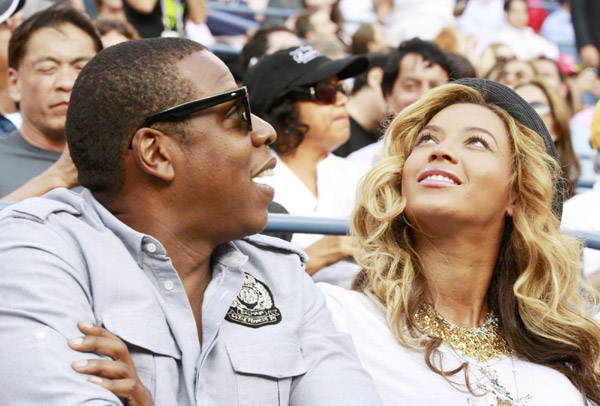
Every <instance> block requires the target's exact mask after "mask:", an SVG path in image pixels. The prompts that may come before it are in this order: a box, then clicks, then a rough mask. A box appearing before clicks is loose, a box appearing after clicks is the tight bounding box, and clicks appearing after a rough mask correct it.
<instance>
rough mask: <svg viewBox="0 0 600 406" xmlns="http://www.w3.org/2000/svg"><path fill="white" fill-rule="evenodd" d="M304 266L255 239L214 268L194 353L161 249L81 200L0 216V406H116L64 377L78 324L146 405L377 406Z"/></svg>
mask: <svg viewBox="0 0 600 406" xmlns="http://www.w3.org/2000/svg"><path fill="white" fill-rule="evenodd" d="M305 261H306V257H305V255H304V254H303V253H302V252H300V251H297V250H295V249H294V248H292V247H291V246H290V245H288V244H287V243H285V242H283V241H281V240H278V239H272V238H269V237H263V236H252V237H248V238H244V239H242V240H238V241H232V242H230V243H228V244H224V245H223V246H221V247H219V248H218V249H217V250H216V251H215V253H214V254H213V278H212V281H211V282H210V284H209V286H208V288H207V290H206V292H205V296H204V302H203V305H202V344H201V345H200V342H199V340H198V333H197V328H196V323H195V320H194V317H193V314H192V309H191V307H190V304H189V302H188V299H187V296H186V294H185V291H184V288H183V285H182V283H181V280H180V279H179V276H178V274H177V272H176V271H175V269H174V268H173V265H172V263H171V260H170V259H169V258H168V257H167V256H166V252H165V249H164V247H163V246H162V245H161V243H160V241H158V240H156V239H154V238H153V237H151V236H149V235H144V234H141V233H139V232H137V231H135V230H133V229H131V228H129V227H128V226H126V225H125V224H123V223H121V222H120V221H119V220H118V219H117V218H115V217H114V216H113V215H112V214H111V213H109V212H108V211H107V210H106V209H105V208H104V207H103V206H102V205H100V204H99V203H98V202H97V201H96V200H95V199H94V198H93V197H92V195H91V193H89V191H84V192H83V194H82V195H81V196H80V195H77V194H75V193H73V192H69V191H67V190H64V189H62V190H60V189H59V190H55V191H53V192H51V193H49V194H48V195H46V197H45V198H35V199H29V200H26V201H24V202H21V203H19V204H17V205H15V206H11V207H9V208H7V209H5V210H3V211H1V212H0V362H1V364H0V365H1V366H0V404H1V405H3V406H9V405H40V404H44V405H79V404H84V403H85V404H86V405H87V404H90V405H91V404H99V405H113V404H121V402H120V400H119V399H118V398H117V397H116V396H114V395H113V394H112V393H110V392H109V391H107V390H105V389H103V388H101V387H99V386H97V385H94V384H91V383H89V382H87V380H86V378H87V376H86V375H84V374H80V373H77V372H75V371H74V370H73V369H72V368H71V363H72V362H73V361H75V360H79V359H88V358H91V357H97V355H95V354H85V353H80V352H77V351H73V350H71V349H70V348H69V346H68V345H67V340H69V339H71V338H74V337H78V336H81V332H80V331H79V330H78V328H77V322H78V321H88V322H92V323H97V324H100V325H103V326H104V327H106V328H107V329H108V330H109V331H111V332H113V333H115V334H117V335H118V336H119V337H121V338H122V339H123V340H124V341H125V342H126V343H127V345H128V348H129V351H130V352H131V355H132V358H133V361H134V363H135V365H136V368H137V372H138V374H139V376H140V379H141V380H142V382H143V384H144V385H145V386H146V387H147V388H148V389H149V390H150V392H151V393H152V395H153V398H154V400H155V402H156V404H157V405H165V406H175V405H218V406H226V405H240V406H242V405H310V406H313V405H369V406H371V405H379V404H380V400H379V398H378V396H377V394H376V393H375V389H374V385H373V383H372V381H371V378H370V377H369V375H368V374H367V373H366V372H365V371H364V370H363V369H362V367H361V366H360V364H359V362H358V361H357V357H356V354H355V350H354V347H353V344H352V341H351V339H350V337H349V336H347V335H345V334H341V333H339V332H337V331H336V330H335V328H334V327H333V324H332V320H331V317H330V314H329V313H328V311H327V310H326V307H325V301H324V298H323V296H322V294H321V293H320V291H319V290H318V289H317V288H316V287H315V285H314V284H313V283H312V281H311V280H310V278H309V277H308V276H307V275H306V274H305V272H304V271H303V269H304V264H305Z"/></svg>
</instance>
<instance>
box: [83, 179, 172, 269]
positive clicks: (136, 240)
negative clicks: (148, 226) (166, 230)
mask: <svg viewBox="0 0 600 406" xmlns="http://www.w3.org/2000/svg"><path fill="white" fill-rule="evenodd" d="M81 196H82V197H83V199H84V200H85V202H86V203H87V204H89V205H90V206H91V207H92V208H93V210H94V212H95V214H96V215H97V216H98V219H99V221H100V222H101V223H102V224H104V225H105V226H106V227H107V228H109V229H110V230H111V231H112V232H113V233H114V234H115V235H116V236H117V237H118V238H119V240H121V242H122V243H123V245H124V246H125V248H127V251H129V254H130V255H131V256H132V257H133V259H135V261H136V262H137V264H138V266H139V267H142V258H143V255H142V253H143V251H146V252H147V253H149V254H151V255H154V256H165V255H166V250H165V248H164V247H163V246H162V244H161V243H160V242H159V241H158V240H157V239H156V238H154V237H152V236H150V235H146V234H143V233H140V232H138V231H136V230H134V229H133V228H131V227H129V226H128V225H127V224H125V223H123V222H122V221H121V220H119V219H118V218H116V217H115V216H114V215H113V214H112V213H111V212H110V211H108V209H106V207H104V206H103V205H102V204H100V202H99V201H98V200H96V198H94V196H93V195H92V192H90V191H89V190H88V189H84V190H83V192H82V193H81Z"/></svg>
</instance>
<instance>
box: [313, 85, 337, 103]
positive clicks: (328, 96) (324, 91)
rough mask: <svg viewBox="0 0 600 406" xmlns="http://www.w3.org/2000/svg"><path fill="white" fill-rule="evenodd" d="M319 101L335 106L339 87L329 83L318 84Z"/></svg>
mask: <svg viewBox="0 0 600 406" xmlns="http://www.w3.org/2000/svg"><path fill="white" fill-rule="evenodd" d="M316 90H317V99H319V100H320V101H322V102H323V103H325V104H334V103H335V99H336V96H337V86H336V85H334V84H331V83H329V82H319V83H317V89H316Z"/></svg>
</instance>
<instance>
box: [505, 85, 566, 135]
mask: <svg viewBox="0 0 600 406" xmlns="http://www.w3.org/2000/svg"><path fill="white" fill-rule="evenodd" d="M515 92H517V93H518V94H519V96H521V97H522V98H523V99H525V101H526V102H527V103H529V104H530V105H531V107H533V109H534V110H535V111H536V113H538V114H539V116H540V117H541V118H542V120H543V121H544V124H545V125H546V128H547V129H548V132H549V133H550V136H551V137H552V140H553V141H554V142H556V141H558V139H559V136H558V133H557V131H556V124H555V123H554V118H553V117H552V110H551V107H550V100H548V98H547V97H546V95H545V94H544V92H543V91H542V89H540V88H539V87H537V86H535V85H524V86H521V87H519V88H518V89H516V90H515Z"/></svg>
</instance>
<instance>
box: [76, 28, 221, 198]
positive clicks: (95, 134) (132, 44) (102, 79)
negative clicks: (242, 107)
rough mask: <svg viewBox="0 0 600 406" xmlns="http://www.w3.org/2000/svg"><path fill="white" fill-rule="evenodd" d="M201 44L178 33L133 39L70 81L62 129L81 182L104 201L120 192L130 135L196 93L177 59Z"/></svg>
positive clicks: (195, 85)
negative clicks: (69, 98) (166, 36)
mask: <svg viewBox="0 0 600 406" xmlns="http://www.w3.org/2000/svg"><path fill="white" fill-rule="evenodd" d="M205 49H206V48H205V47H204V46H203V45H200V44H199V43H197V42H195V41H191V40H188V39H182V38H153V39H142V40H133V41H127V42H123V43H121V44H118V45H114V46H111V47H108V48H106V49H105V50H104V51H102V52H100V53H99V54H98V55H96V56H95V57H94V58H92V60H91V61H90V62H88V63H87V65H86V66H85V67H84V68H83V69H82V71H81V73H80V74H79V76H78V77H77V80H76V81H75V85H74V86H73V91H72V93H71V100H70V103H69V109H68V112H67V122H66V128H65V134H66V137H67V143H68V145H69V150H70V152H71V157H72V158H73V162H74V163H75V167H76V168H77V170H78V172H79V182H80V183H81V185H82V186H84V187H86V188H88V189H90V190H91V191H92V192H93V193H94V194H95V195H96V196H97V197H98V196H101V197H103V198H105V199H107V200H110V199H112V198H114V197H115V196H117V195H118V194H119V193H120V191H121V188H122V186H123V181H124V169H123V155H124V153H125V152H126V151H127V149H128V146H129V143H130V141H131V138H132V137H133V135H134V134H135V132H136V131H137V129H138V128H139V126H140V125H141V123H142V122H143V121H144V119H145V118H146V117H147V116H149V115H151V114H154V113H156V112H158V111H162V110H165V109H167V108H169V107H172V106H175V105H177V104H180V103H183V102H186V101H189V100H192V99H194V98H196V97H197V94H198V90H197V89H198V85H199V83H193V82H191V81H189V80H187V79H182V78H180V77H179V72H178V70H177V68H176V64H177V63H178V62H179V61H181V60H183V59H185V58H186V57H188V56H190V55H191V54H193V53H195V52H199V51H203V50H205ZM205 52H208V51H205ZM206 85H207V86H210V85H212V84H211V83H207V84H206Z"/></svg>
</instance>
